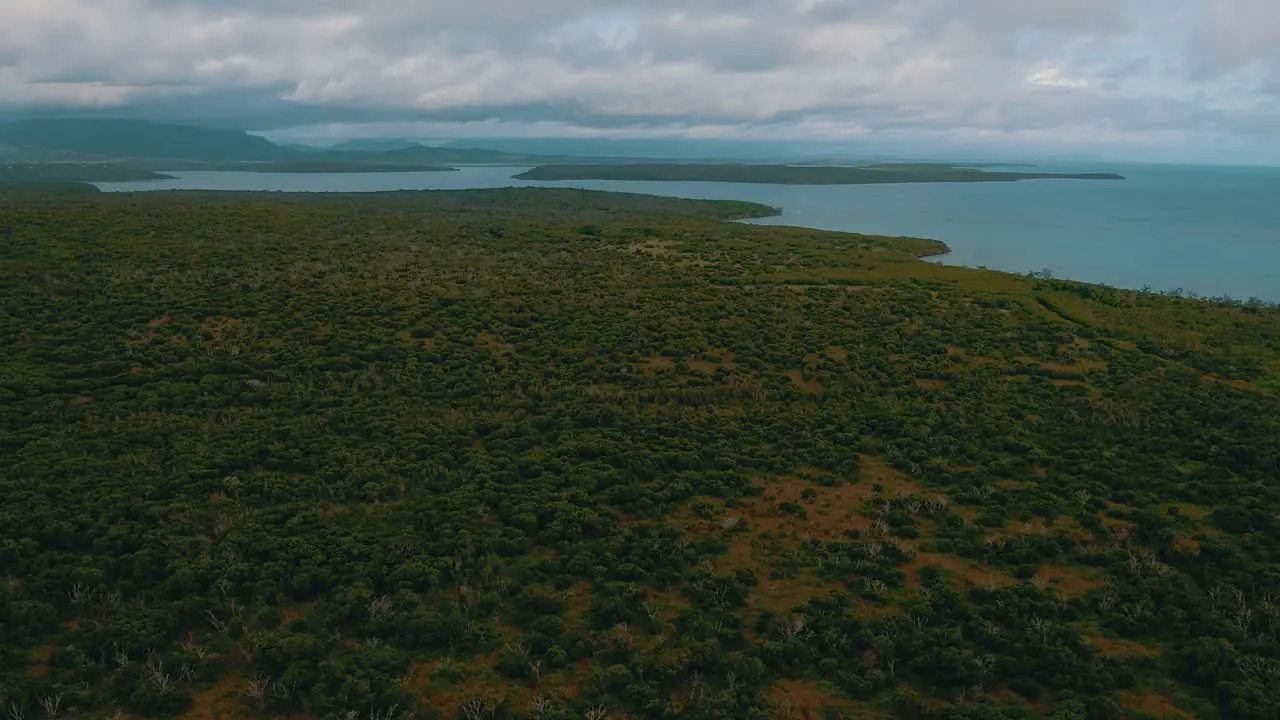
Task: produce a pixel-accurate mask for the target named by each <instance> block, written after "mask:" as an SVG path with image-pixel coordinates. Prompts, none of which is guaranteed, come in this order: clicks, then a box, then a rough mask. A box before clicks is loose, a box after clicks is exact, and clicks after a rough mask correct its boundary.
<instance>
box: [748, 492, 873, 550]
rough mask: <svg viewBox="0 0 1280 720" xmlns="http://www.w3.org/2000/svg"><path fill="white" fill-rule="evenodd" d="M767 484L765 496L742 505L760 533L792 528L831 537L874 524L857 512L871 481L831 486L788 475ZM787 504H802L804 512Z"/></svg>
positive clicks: (827, 537) (776, 533)
mask: <svg viewBox="0 0 1280 720" xmlns="http://www.w3.org/2000/svg"><path fill="white" fill-rule="evenodd" d="M764 487H765V491H764V495H763V496H762V497H760V498H758V499H756V500H753V501H751V502H750V503H747V504H744V505H743V508H742V512H743V516H744V517H746V518H747V521H748V524H749V526H750V527H751V529H752V530H753V531H755V532H757V533H760V532H771V533H774V534H775V535H780V534H783V533H782V531H784V530H785V529H787V528H790V529H794V530H795V531H797V532H809V533H810V534H811V535H812V536H813V537H815V538H818V539H826V540H830V539H833V538H835V537H837V536H839V535H840V534H841V533H843V532H844V531H845V530H866V529H867V528H868V527H870V525H871V521H870V520H868V519H867V518H865V517H862V516H861V515H859V514H858V510H859V509H860V508H861V506H862V502H863V501H864V500H866V499H867V498H869V497H871V493H872V490H871V485H870V484H868V483H865V482H863V483H858V484H857V485H850V484H847V483H841V484H839V485H835V486H831V487H828V486H825V485H817V484H815V483H812V482H810V481H808V480H803V479H799V478H792V477H785V478H778V479H776V480H767V481H764ZM784 503H789V504H791V505H796V506H799V507H800V508H801V510H802V511H803V513H804V515H803V516H801V515H800V514H799V513H796V512H795V511H792V512H786V511H784V510H783V507H782V506H783V504H784ZM729 517H734V516H733V515H730V516H729Z"/></svg>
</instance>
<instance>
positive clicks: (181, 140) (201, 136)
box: [0, 118, 290, 162]
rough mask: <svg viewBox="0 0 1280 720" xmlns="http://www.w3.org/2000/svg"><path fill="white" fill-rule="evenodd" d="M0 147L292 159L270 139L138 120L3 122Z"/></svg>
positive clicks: (108, 156) (122, 155)
mask: <svg viewBox="0 0 1280 720" xmlns="http://www.w3.org/2000/svg"><path fill="white" fill-rule="evenodd" d="M0 145H2V146H6V147H7V148H9V150H10V152H12V151H14V150H17V151H19V152H20V151H22V150H23V149H29V150H34V151H36V152H37V153H40V152H44V153H45V154H47V153H48V152H49V151H59V152H62V153H65V154H69V155H80V156H83V157H81V158H67V159H85V160H95V159H99V160H119V159H128V158H153V159H169V158H173V159H182V160H203V161H210V162H227V161H240V160H279V159H282V158H284V157H286V156H288V155H289V154H290V153H289V151H287V150H285V149H283V148H281V147H280V146H278V145H276V144H274V143H272V142H271V141H270V140H267V139H266V138H262V137H258V136H256V135H250V134H248V133H245V132H240V131H237V130H215V129H210V128H199V127H191V126H187V125H168V124H162V123H150V122H142V121H137V120H106V119H79V118H54V119H46V120H17V121H10V122H0Z"/></svg>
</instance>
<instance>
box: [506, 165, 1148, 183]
mask: <svg viewBox="0 0 1280 720" xmlns="http://www.w3.org/2000/svg"><path fill="white" fill-rule="evenodd" d="M515 177H516V178H518V179H521V180H643V181H653V182H738V183H769V184H774V185H880V184H886V183H956V182H959V183H972V182H1017V181H1020V180H1123V179H1124V176H1122V175H1117V174H1115V173H1044V172H1020V171H1019V172H1011V171H999V170H985V169H982V168H978V167H959V166H951V165H935V164H923V163H893V164H887V165H873V166H868V167H844V166H834V165H751V164H743V163H732V164H730V163H665V164H664V163H629V164H615V165H589V164H580V165H543V166H539V167H535V168H533V169H531V170H528V171H526V172H523V173H521V174H519V175H516V176H515Z"/></svg>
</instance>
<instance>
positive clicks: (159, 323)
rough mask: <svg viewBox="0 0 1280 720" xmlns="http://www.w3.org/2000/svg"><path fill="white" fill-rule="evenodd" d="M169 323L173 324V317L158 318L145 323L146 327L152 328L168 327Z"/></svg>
mask: <svg viewBox="0 0 1280 720" xmlns="http://www.w3.org/2000/svg"><path fill="white" fill-rule="evenodd" d="M171 322H173V316H172V315H165V316H164V317H158V318H156V319H155V320H151V321H149V322H147V327H153V328H158V327H164V326H165V325H168V324H169V323H171Z"/></svg>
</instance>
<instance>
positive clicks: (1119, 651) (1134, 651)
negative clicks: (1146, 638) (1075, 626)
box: [1086, 635, 1160, 658]
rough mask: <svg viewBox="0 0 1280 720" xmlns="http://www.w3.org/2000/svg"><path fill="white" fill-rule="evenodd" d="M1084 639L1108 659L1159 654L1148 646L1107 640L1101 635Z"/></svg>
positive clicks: (1113, 639)
mask: <svg viewBox="0 0 1280 720" xmlns="http://www.w3.org/2000/svg"><path fill="white" fill-rule="evenodd" d="M1086 639H1087V640H1088V641H1089V644H1090V645H1093V646H1094V647H1096V648H1098V652H1100V653H1102V654H1103V655H1104V656H1106V657H1110V658H1127V657H1136V656H1140V655H1158V654H1160V651H1159V650H1157V649H1155V648H1153V647H1150V646H1148V645H1143V644H1142V643H1136V642H1134V641H1132V640H1124V639H1118V638H1108V637H1103V636H1101V635H1097V636H1094V637H1090V638H1086Z"/></svg>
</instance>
